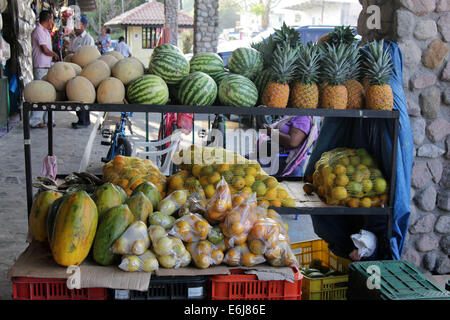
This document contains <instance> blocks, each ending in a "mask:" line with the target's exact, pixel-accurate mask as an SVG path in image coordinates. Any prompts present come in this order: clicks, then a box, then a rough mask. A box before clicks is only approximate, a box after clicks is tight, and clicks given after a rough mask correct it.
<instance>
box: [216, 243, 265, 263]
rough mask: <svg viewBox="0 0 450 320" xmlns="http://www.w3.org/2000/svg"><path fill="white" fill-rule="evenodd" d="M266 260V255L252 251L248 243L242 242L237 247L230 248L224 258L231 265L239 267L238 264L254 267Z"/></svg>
mask: <svg viewBox="0 0 450 320" xmlns="http://www.w3.org/2000/svg"><path fill="white" fill-rule="evenodd" d="M265 261H266V259H265V257H264V255H257V254H254V253H252V252H250V250H249V248H248V247H247V244H246V243H244V244H240V245H238V246H236V247H233V248H231V249H229V250H228V251H227V252H226V254H225V257H224V259H223V262H224V263H225V264H227V265H228V266H230V267H237V266H246V267H253V266H255V265H258V264H261V263H263V262H265Z"/></svg>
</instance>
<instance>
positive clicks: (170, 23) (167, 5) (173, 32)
mask: <svg viewBox="0 0 450 320" xmlns="http://www.w3.org/2000/svg"><path fill="white" fill-rule="evenodd" d="M164 15H165V25H164V27H165V28H169V29H170V43H171V44H173V45H175V46H176V45H177V43H178V0H165V1H164Z"/></svg>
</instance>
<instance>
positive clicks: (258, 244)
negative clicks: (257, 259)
mask: <svg viewBox="0 0 450 320" xmlns="http://www.w3.org/2000/svg"><path fill="white" fill-rule="evenodd" d="M248 247H249V249H250V251H251V252H252V253H254V254H258V255H261V254H264V251H265V250H266V246H265V244H264V242H262V241H261V240H258V239H253V240H251V241H250V242H249V245H248Z"/></svg>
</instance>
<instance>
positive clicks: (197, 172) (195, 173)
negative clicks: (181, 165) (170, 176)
mask: <svg viewBox="0 0 450 320" xmlns="http://www.w3.org/2000/svg"><path fill="white" fill-rule="evenodd" d="M201 171H202V166H201V165H198V164H194V165H193V166H192V175H193V176H194V177H197V178H200V172H201Z"/></svg>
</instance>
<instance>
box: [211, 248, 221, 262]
mask: <svg viewBox="0 0 450 320" xmlns="http://www.w3.org/2000/svg"><path fill="white" fill-rule="evenodd" d="M211 260H212V261H211V262H212V263H213V264H221V263H222V261H223V252H222V251H220V250H213V251H212V252H211Z"/></svg>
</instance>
